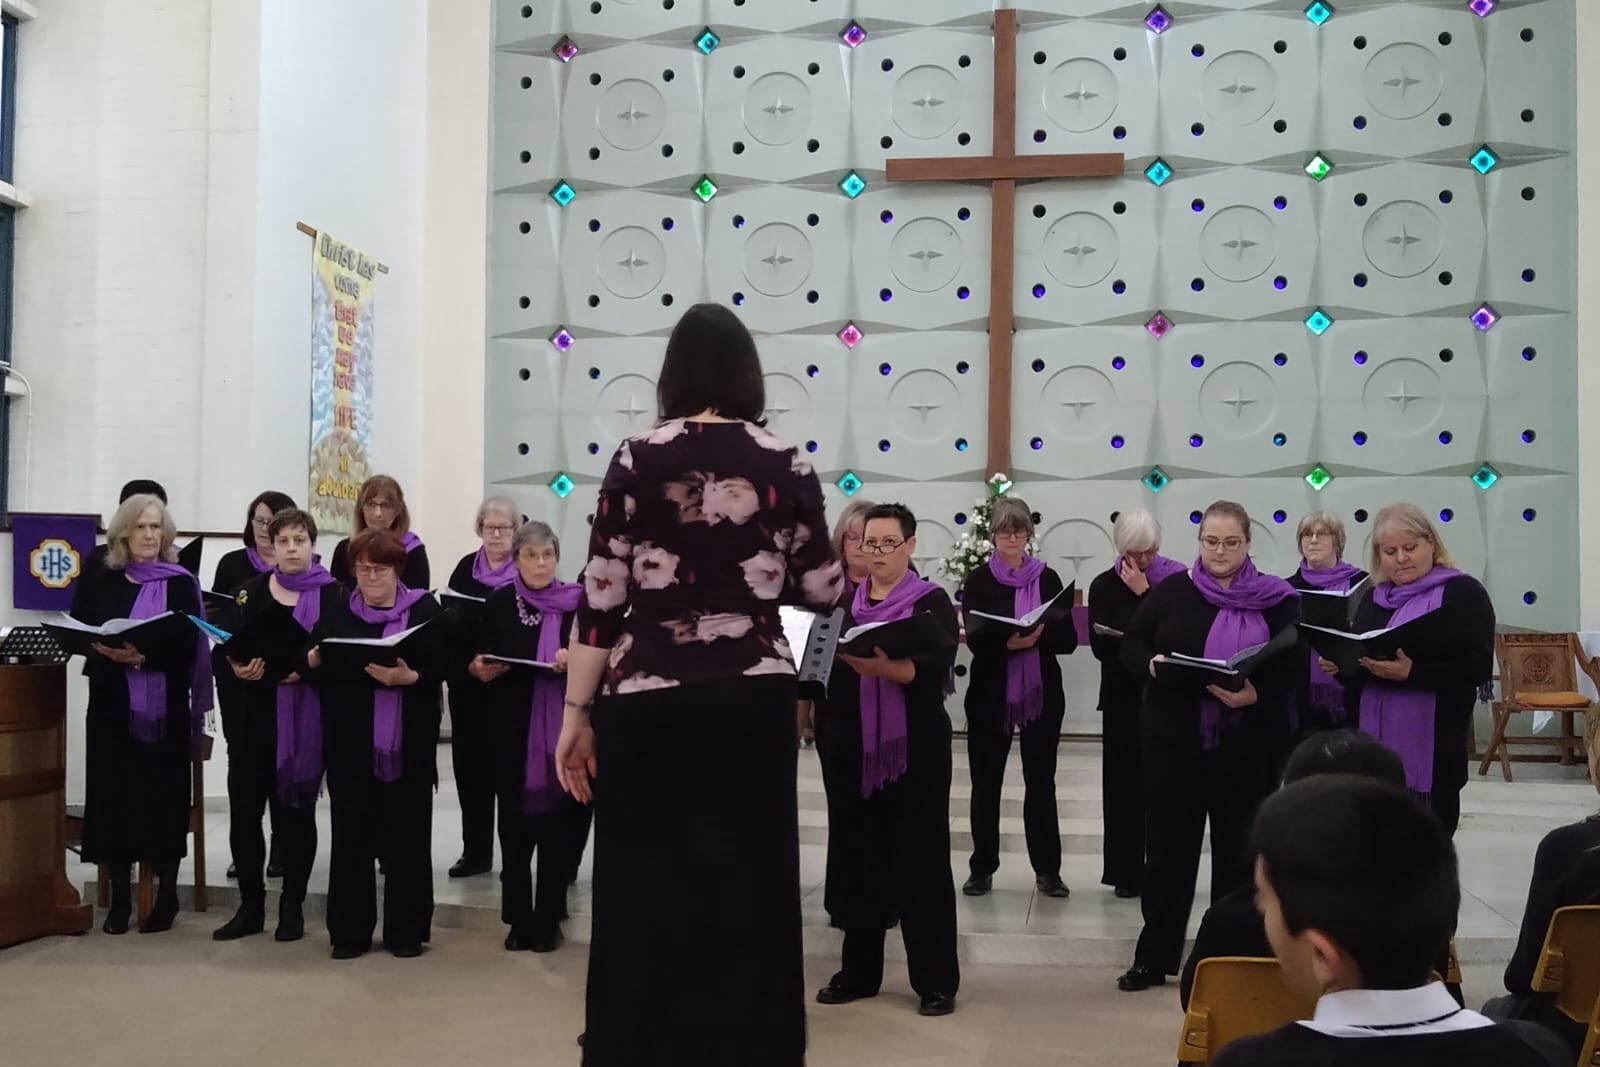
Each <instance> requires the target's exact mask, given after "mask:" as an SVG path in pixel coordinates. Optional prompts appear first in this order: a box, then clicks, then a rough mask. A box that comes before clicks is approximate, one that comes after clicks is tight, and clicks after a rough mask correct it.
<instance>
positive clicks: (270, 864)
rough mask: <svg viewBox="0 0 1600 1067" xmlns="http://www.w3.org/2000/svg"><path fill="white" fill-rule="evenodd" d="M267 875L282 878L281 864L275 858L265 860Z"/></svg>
mask: <svg viewBox="0 0 1600 1067" xmlns="http://www.w3.org/2000/svg"><path fill="white" fill-rule="evenodd" d="M267 877H268V878H282V877H283V864H281V863H279V862H278V861H277V860H268V861H267Z"/></svg>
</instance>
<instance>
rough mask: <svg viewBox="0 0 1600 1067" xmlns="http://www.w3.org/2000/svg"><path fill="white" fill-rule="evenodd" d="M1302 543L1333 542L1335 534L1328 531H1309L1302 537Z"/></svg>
mask: <svg viewBox="0 0 1600 1067" xmlns="http://www.w3.org/2000/svg"><path fill="white" fill-rule="evenodd" d="M1300 540H1302V541H1332V540H1333V534H1331V533H1329V532H1328V531H1327V530H1307V531H1306V532H1305V533H1303V534H1301V535H1300Z"/></svg>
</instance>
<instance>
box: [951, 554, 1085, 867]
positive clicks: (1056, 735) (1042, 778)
mask: <svg viewBox="0 0 1600 1067" xmlns="http://www.w3.org/2000/svg"><path fill="white" fill-rule="evenodd" d="M1061 590H1062V585H1061V576H1060V575H1058V574H1056V572H1055V571H1053V570H1051V569H1050V568H1049V567H1046V568H1045V569H1044V573H1043V574H1042V575H1040V577H1039V600H1040V602H1041V603H1043V602H1044V601H1047V600H1049V599H1050V598H1051V597H1053V596H1055V595H1056V594H1057V593H1060V592H1061ZM1015 594H1016V590H1014V589H1012V588H1010V587H1009V586H1005V585H1001V584H1000V582H999V580H998V579H996V578H995V576H994V575H993V574H992V573H990V571H989V568H988V567H979V568H978V569H977V570H975V571H973V572H972V574H970V575H969V576H968V577H967V581H966V584H965V585H964V586H963V587H962V590H961V609H962V611H964V612H965V611H983V612H987V613H988V614H990V615H1000V616H1008V617H1014V616H1015V615H1016V612H1015V610H1014V608H1015V603H1016V595H1015ZM967 647H968V648H970V649H971V650H972V674H971V677H969V678H968V679H967V695H966V699H965V707H966V712H967V765H968V768H969V770H970V773H971V775H972V807H971V816H972V860H971V871H972V874H973V875H974V876H976V877H979V878H986V877H988V876H989V875H992V874H993V873H994V872H995V871H996V870H997V869H999V867H1000V790H1001V785H1002V784H1003V782H1004V780H1005V772H1006V759H1007V757H1009V756H1010V754H1011V734H1012V731H1011V729H1010V727H1009V726H1008V725H1007V724H1006V664H1007V661H1008V660H1009V658H1010V656H1011V653H1010V652H1009V651H1008V650H1007V649H1006V642H1005V637H1004V635H1001V636H999V637H998V639H991V640H990V641H988V642H987V643H985V641H984V640H983V639H981V638H980V639H979V641H978V642H977V643H976V644H974V643H973V641H972V640H971V639H970V637H969V639H968V640H967ZM1034 647H1035V648H1037V649H1038V651H1039V673H1040V674H1041V676H1042V677H1043V681H1044V710H1043V711H1042V712H1040V714H1039V717H1038V718H1037V719H1035V720H1034V721H1033V722H1031V723H1029V724H1028V725H1027V726H1025V727H1023V728H1022V729H1021V730H1019V731H1017V733H1019V734H1020V735H1021V748H1022V780H1023V784H1024V787H1025V789H1026V792H1025V793H1024V799H1023V802H1022V823H1023V832H1024V835H1025V837H1026V839H1027V842H1028V859H1029V860H1030V861H1031V862H1032V864H1033V870H1034V873H1035V874H1037V875H1039V876H1041V877H1052V876H1059V875H1060V874H1061V824H1060V822H1059V821H1058V820H1057V813H1056V755H1057V753H1058V752H1059V750H1060V748H1061V720H1062V718H1063V717H1064V716H1065V714H1066V710H1067V700H1066V695H1065V693H1064V692H1063V690H1062V686H1061V664H1060V663H1059V662H1057V661H1056V657H1057V656H1065V655H1067V654H1068V653H1070V652H1072V651H1073V650H1075V649H1076V648H1077V647H1078V630H1077V627H1076V626H1075V625H1074V624H1073V621H1072V619H1071V617H1068V618H1067V619H1066V620H1065V621H1064V622H1061V623H1059V624H1056V625H1052V626H1049V627H1046V629H1045V631H1044V632H1043V633H1042V634H1040V635H1039V641H1038V643H1037V644H1036V645H1035V646H1034Z"/></svg>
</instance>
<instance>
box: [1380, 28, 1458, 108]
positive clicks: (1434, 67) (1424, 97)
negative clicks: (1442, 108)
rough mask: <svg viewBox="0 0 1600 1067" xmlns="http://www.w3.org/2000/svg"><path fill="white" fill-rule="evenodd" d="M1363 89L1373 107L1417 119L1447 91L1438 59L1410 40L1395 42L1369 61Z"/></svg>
mask: <svg viewBox="0 0 1600 1067" xmlns="http://www.w3.org/2000/svg"><path fill="white" fill-rule="evenodd" d="M1361 87H1362V91H1363V92H1364V93H1366V97H1367V103H1368V104H1370V105H1372V108H1373V110H1375V111H1377V112H1378V113H1379V114H1382V115H1384V116H1385V117H1387V118H1391V119H1414V118H1416V117H1417V116H1418V115H1421V114H1423V113H1425V112H1426V111H1427V110H1428V109H1429V108H1431V107H1433V105H1434V104H1435V103H1437V102H1438V100H1439V95H1440V94H1441V93H1442V92H1443V91H1444V74H1443V72H1441V71H1440V69H1439V58H1438V57H1437V56H1435V55H1434V54H1433V53H1432V52H1430V51H1428V50H1427V49H1426V48H1424V47H1422V46H1421V45H1419V44H1412V43H1410V42H1409V41H1407V42H1401V43H1399V44H1392V45H1390V46H1389V47H1387V48H1383V49H1379V50H1378V52H1377V53H1376V54H1375V55H1373V57H1372V58H1371V59H1370V60H1368V62H1367V69H1366V71H1365V72H1363V74H1362V76H1361Z"/></svg>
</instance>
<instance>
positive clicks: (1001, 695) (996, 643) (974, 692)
mask: <svg viewBox="0 0 1600 1067" xmlns="http://www.w3.org/2000/svg"><path fill="white" fill-rule="evenodd" d="M1061 590H1062V585H1061V576H1060V575H1059V574H1057V573H1056V572H1055V571H1054V570H1052V569H1050V568H1049V567H1046V568H1045V569H1044V573H1043V574H1041V575H1040V576H1039V602H1040V603H1041V604H1042V603H1044V602H1045V601H1047V600H1049V599H1050V598H1051V597H1053V596H1055V595H1056V594H1057V593H1059V592H1061ZM1016 592H1017V591H1016V590H1015V589H1012V588H1011V587H1010V586H1006V585H1001V584H1000V581H999V579H997V578H996V577H995V576H994V575H993V574H992V573H990V571H989V568H988V567H987V566H983V567H979V568H978V569H977V570H975V571H973V572H972V573H971V574H969V575H968V576H967V581H966V584H965V585H963V586H962V587H961V610H962V611H963V612H968V611H984V612H988V613H989V614H990V615H1000V616H1003V617H1007V618H1015V617H1016V615H1017V611H1016ZM1006 636H1007V635H1006V634H1004V633H996V632H994V631H992V630H991V631H989V636H988V637H987V638H984V637H980V638H979V639H978V640H977V641H976V642H974V641H973V640H972V638H971V636H970V634H969V636H968V639H967V647H968V648H970V649H971V650H972V675H971V677H970V678H968V679H967V695H966V701H965V704H966V709H967V716H968V718H971V717H972V715H973V713H974V712H978V713H982V712H985V711H987V712H989V713H990V714H994V713H995V712H997V711H998V712H1000V713H1002V714H1003V713H1004V711H1005V703H1006V662H1007V660H1008V659H1010V657H1011V655H1012V653H1011V652H1010V651H1009V650H1008V649H1007V648H1006ZM1077 647H1078V628H1077V627H1076V626H1075V625H1073V621H1072V616H1071V615H1068V616H1067V617H1065V618H1064V619H1062V620H1061V621H1060V622H1058V623H1055V624H1052V625H1047V626H1046V627H1045V629H1044V632H1043V633H1042V634H1040V635H1039V642H1038V644H1036V645H1034V648H1036V649H1037V650H1038V651H1039V667H1040V673H1041V674H1042V675H1043V677H1044V707H1045V710H1044V714H1045V715H1047V716H1049V715H1055V714H1058V713H1060V712H1061V711H1062V710H1063V709H1064V708H1065V707H1066V697H1065V695H1064V694H1063V692H1062V688H1061V664H1060V663H1058V662H1056V657H1057V656H1065V655H1067V654H1069V653H1071V652H1072V651H1073V650H1075V649H1076V648H1077Z"/></svg>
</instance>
